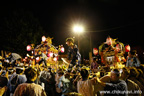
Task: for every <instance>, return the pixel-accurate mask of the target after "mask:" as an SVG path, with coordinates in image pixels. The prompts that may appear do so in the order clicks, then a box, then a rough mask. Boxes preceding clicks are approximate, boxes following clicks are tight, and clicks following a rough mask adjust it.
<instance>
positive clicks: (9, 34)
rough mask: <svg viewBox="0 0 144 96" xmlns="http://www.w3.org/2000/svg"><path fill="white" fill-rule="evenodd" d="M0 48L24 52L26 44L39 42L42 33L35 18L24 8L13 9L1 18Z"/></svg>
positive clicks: (22, 53)
mask: <svg viewBox="0 0 144 96" xmlns="http://www.w3.org/2000/svg"><path fill="white" fill-rule="evenodd" d="M0 31H1V32H0V39H1V40H0V43H1V44H2V46H1V49H2V50H6V51H11V52H17V53H19V54H21V55H25V54H26V46H27V45H28V44H35V45H37V44H39V43H40V41H41V37H42V35H43V34H44V30H43V29H42V27H41V25H40V23H39V21H38V19H37V18H35V17H34V16H33V14H32V13H30V12H28V11H24V10H18V11H13V12H11V13H9V15H8V16H7V17H5V18H4V19H3V22H2V25H1V28H0Z"/></svg>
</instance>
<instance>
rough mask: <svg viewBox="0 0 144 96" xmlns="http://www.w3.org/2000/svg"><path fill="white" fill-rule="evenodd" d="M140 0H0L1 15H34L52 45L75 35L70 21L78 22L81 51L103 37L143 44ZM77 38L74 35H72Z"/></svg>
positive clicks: (135, 44) (61, 42) (143, 22)
mask: <svg viewBox="0 0 144 96" xmlns="http://www.w3.org/2000/svg"><path fill="white" fill-rule="evenodd" d="M142 4H143V3H142V1H140V0H135V1H131V0H48V1H47V2H43V1H34V2H27V1H18V2H5V3H1V4H0V6H1V7H0V8H1V9H0V11H1V13H2V14H3V16H5V15H7V13H9V12H11V11H13V10H18V9H23V10H26V11H30V12H31V13H32V14H33V15H34V17H36V18H38V20H39V21H40V23H41V26H42V27H43V29H44V30H45V31H46V33H45V35H46V36H51V37H54V39H53V43H54V44H55V45H60V44H65V39H66V38H67V37H73V36H76V34H74V33H73V32H72V25H73V24H75V23H80V24H82V25H84V27H85V31H86V32H85V33H84V34H81V36H80V42H81V47H82V51H83V52H85V51H86V50H89V37H90V35H91V37H92V47H97V48H98V46H99V45H100V44H101V43H103V42H105V40H106V37H108V36H111V37H112V38H118V40H119V41H120V42H123V43H124V44H130V45H131V46H132V47H135V46H140V47H141V48H144V44H143V42H144V38H143V32H144V29H143V28H144V27H143V26H144V15H143V10H144V6H143V5H142ZM76 40H77V38H76Z"/></svg>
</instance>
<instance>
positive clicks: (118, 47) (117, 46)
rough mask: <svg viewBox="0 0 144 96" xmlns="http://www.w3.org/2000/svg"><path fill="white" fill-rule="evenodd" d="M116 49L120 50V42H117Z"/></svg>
mask: <svg viewBox="0 0 144 96" xmlns="http://www.w3.org/2000/svg"><path fill="white" fill-rule="evenodd" d="M116 51H118V52H119V51H120V45H119V44H116Z"/></svg>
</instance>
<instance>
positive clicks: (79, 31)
mask: <svg viewBox="0 0 144 96" xmlns="http://www.w3.org/2000/svg"><path fill="white" fill-rule="evenodd" d="M73 31H74V32H78V33H82V32H84V28H83V27H82V26H80V25H76V26H74V27H73Z"/></svg>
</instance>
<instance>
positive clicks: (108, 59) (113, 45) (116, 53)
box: [99, 37, 126, 67]
mask: <svg viewBox="0 0 144 96" xmlns="http://www.w3.org/2000/svg"><path fill="white" fill-rule="evenodd" d="M124 53H125V47H124V44H123V43H121V42H119V41H117V39H113V38H111V37H108V38H107V39H106V42H104V43H102V44H101V45H100V46H99V54H100V56H101V63H102V64H104V65H107V66H114V67H116V66H117V64H119V65H120V64H122V65H123V63H124V62H126V61H125V58H124ZM118 67H119V66H118Z"/></svg>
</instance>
